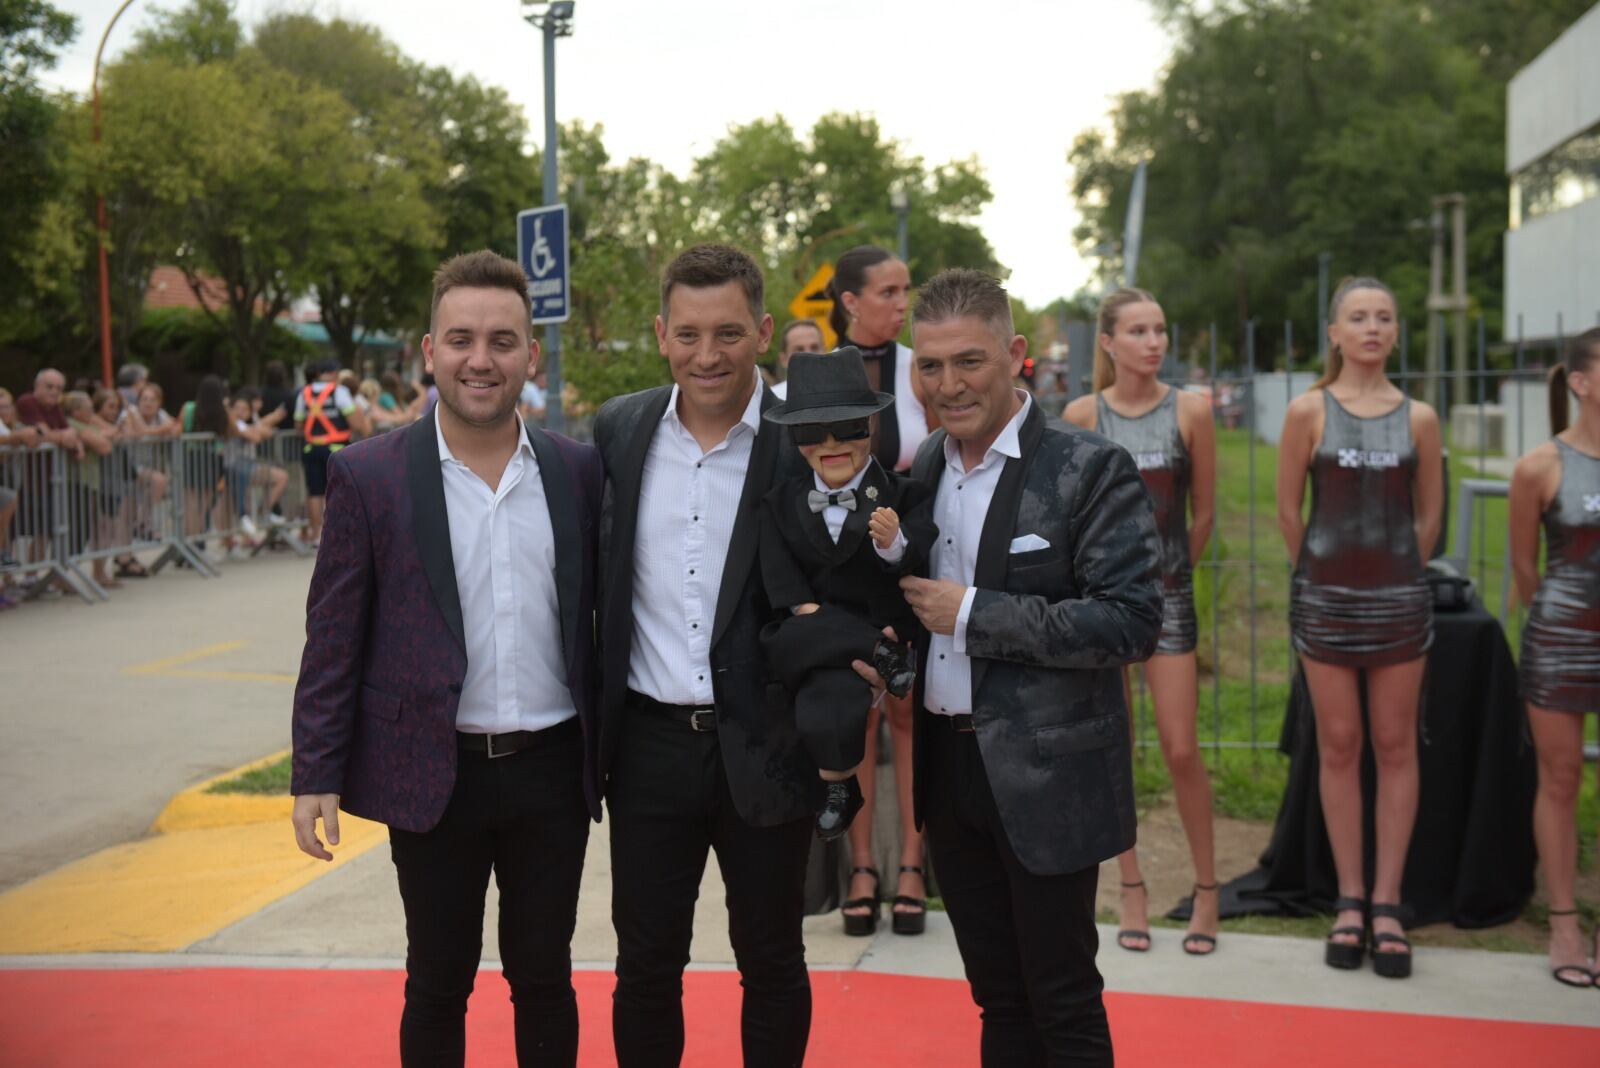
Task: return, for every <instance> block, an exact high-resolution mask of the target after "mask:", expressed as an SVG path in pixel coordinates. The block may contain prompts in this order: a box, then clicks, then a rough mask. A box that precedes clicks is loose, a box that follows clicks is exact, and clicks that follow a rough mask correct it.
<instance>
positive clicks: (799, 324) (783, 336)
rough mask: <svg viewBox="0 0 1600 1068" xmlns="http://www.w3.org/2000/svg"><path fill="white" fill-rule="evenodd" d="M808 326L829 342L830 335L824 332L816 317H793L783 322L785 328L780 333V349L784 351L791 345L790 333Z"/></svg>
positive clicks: (824, 340)
mask: <svg viewBox="0 0 1600 1068" xmlns="http://www.w3.org/2000/svg"><path fill="white" fill-rule="evenodd" d="M807 326H809V327H810V328H811V329H813V330H815V331H816V332H817V335H818V336H819V337H821V338H822V339H823V343H824V344H826V343H827V337H828V335H827V334H825V333H824V332H823V330H822V324H821V323H819V322H817V321H816V320H815V319H791V320H789V321H788V322H787V323H784V324H783V330H782V332H780V333H779V334H778V351H779V352H782V351H783V350H784V349H786V348H788V347H789V335H790V334H792V333H794V332H795V331H796V330H800V329H802V328H804V327H807Z"/></svg>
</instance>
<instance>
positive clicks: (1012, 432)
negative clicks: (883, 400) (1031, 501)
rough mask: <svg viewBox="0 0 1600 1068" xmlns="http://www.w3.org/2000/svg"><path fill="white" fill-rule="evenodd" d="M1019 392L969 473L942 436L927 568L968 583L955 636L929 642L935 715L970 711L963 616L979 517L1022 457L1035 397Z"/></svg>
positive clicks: (968, 606) (929, 694) (929, 690)
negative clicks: (1018, 401)
mask: <svg viewBox="0 0 1600 1068" xmlns="http://www.w3.org/2000/svg"><path fill="white" fill-rule="evenodd" d="M1017 393H1018V395H1019V396H1020V397H1021V398H1022V407H1021V408H1020V409H1018V410H1017V414H1016V415H1014V416H1012V417H1011V421H1010V422H1009V423H1007V424H1006V425H1005V429H1003V430H1001V431H1000V436H999V437H997V438H995V440H994V444H993V445H990V446H989V451H988V452H986V453H984V456H983V462H982V463H980V464H978V466H977V467H974V468H973V469H972V470H971V471H968V470H967V469H966V468H965V467H964V466H963V465H962V463H961V443H960V442H958V441H956V440H955V439H954V438H952V437H946V438H945V439H944V467H945V470H944V477H943V478H941V479H940V480H939V492H938V495H937V496H935V497H934V500H933V521H934V522H935V523H936V524H938V527H939V540H938V541H937V542H935V543H934V546H933V557H932V560H931V561H930V567H931V573H932V575H933V577H934V578H936V579H942V580H944V581H946V582H959V583H960V584H961V585H963V586H965V587H967V595H966V596H965V597H963V598H962V599H961V611H960V612H959V613H958V614H957V616H956V626H955V634H953V635H951V634H935V635H933V636H932V640H931V641H930V642H929V643H928V665H927V672H928V684H927V687H926V688H925V690H924V693H923V702H922V703H923V707H925V708H926V709H927V710H928V711H929V712H933V713H937V714H939V715H945V716H956V715H964V714H967V713H970V712H971V711H972V658H971V657H969V656H967V619H968V617H970V616H971V615H972V599H973V598H974V597H975V596H977V592H978V591H977V588H976V587H974V586H973V585H972V578H973V574H974V572H975V571H976V570H977V567H978V541H979V539H980V538H982V536H983V521H984V519H985V518H986V517H987V516H988V514H989V502H990V501H992V500H993V499H994V491H995V487H997V486H998V485H999V484H1000V472H1001V471H1003V470H1004V469H1005V466H1006V461H1007V460H1017V459H1021V457H1022V445H1021V441H1020V438H1019V435H1020V433H1021V430H1022V421H1023V420H1024V419H1026V418H1027V417H1028V409H1029V408H1030V407H1031V406H1032V405H1033V400H1032V398H1031V397H1029V396H1028V394H1027V392H1026V391H1024V390H1020V389H1019V390H1017Z"/></svg>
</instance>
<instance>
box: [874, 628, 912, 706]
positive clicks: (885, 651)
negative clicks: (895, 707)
mask: <svg viewBox="0 0 1600 1068" xmlns="http://www.w3.org/2000/svg"><path fill="white" fill-rule="evenodd" d="M872 666H873V667H875V668H877V669H878V674H879V675H882V676H883V681H884V684H885V685H886V686H887V687H888V690H889V692H890V693H892V694H894V695H895V696H896V697H904V696H905V695H906V694H908V693H910V692H911V687H912V686H913V685H915V684H916V681H917V665H916V658H915V657H914V655H913V654H912V653H911V652H910V650H908V649H907V648H906V647H905V646H903V645H896V644H895V643H893V642H889V641H880V642H879V643H878V644H877V645H876V646H874V647H873V650H872Z"/></svg>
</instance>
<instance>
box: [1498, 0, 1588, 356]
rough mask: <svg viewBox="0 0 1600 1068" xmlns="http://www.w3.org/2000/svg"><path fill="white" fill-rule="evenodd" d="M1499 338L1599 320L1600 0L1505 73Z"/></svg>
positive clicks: (1544, 336) (1559, 332) (1545, 333)
mask: <svg viewBox="0 0 1600 1068" xmlns="http://www.w3.org/2000/svg"><path fill="white" fill-rule="evenodd" d="M1506 171H1507V173H1508V174H1509V175H1510V177H1511V218H1510V221H1509V228H1508V231H1507V233H1506V249H1505V257H1506V261H1505V331H1504V332H1505V337H1506V340H1508V341H1515V340H1516V339H1517V330H1518V325H1517V324H1518V316H1521V324H1522V326H1521V329H1522V336H1523V337H1524V338H1526V339H1527V340H1530V341H1532V340H1550V339H1553V338H1556V337H1557V336H1566V337H1571V336H1572V335H1573V334H1576V333H1578V332H1580V331H1582V330H1585V329H1587V328H1588V327H1591V326H1594V325H1595V324H1596V323H1600V5H1596V6H1595V7H1593V8H1590V9H1589V13H1588V14H1586V15H1584V16H1583V17H1582V18H1580V19H1579V20H1578V21H1577V22H1575V23H1573V24H1572V25H1571V26H1570V27H1568V28H1567V31H1566V32H1565V33H1563V34H1562V35H1561V36H1560V37H1558V38H1556V40H1555V41H1554V42H1553V43H1552V44H1551V45H1550V47H1549V48H1547V49H1545V50H1544V51H1543V52H1542V53H1540V54H1539V57H1538V58H1537V59H1535V60H1534V61H1533V62H1532V63H1530V64H1528V65H1527V66H1526V67H1524V68H1523V69H1522V70H1521V71H1519V72H1518V73H1517V76H1516V77H1515V78H1512V79H1511V85H1510V86H1509V88H1508V90H1507V100H1506Z"/></svg>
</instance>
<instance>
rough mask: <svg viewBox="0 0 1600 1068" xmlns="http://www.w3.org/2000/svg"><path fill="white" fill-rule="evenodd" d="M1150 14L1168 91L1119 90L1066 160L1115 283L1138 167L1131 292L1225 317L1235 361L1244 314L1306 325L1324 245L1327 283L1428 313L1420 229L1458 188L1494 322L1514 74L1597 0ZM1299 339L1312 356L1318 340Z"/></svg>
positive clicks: (1374, 0)
mask: <svg viewBox="0 0 1600 1068" xmlns="http://www.w3.org/2000/svg"><path fill="white" fill-rule="evenodd" d="M1154 6H1155V8H1156V11H1157V14H1158V16H1159V17H1161V18H1162V19H1163V21H1164V23H1165V24H1166V26H1167V27H1168V29H1169V30H1170V31H1171V32H1172V33H1173V35H1174V37H1175V39H1176V45H1175V48H1174V52H1173V57H1172V60H1171V62H1170V63H1169V64H1168V66H1167V68H1166V69H1165V71H1163V73H1162V76H1161V78H1160V81H1159V83H1158V85H1157V86H1156V88H1155V89H1154V90H1152V91H1150V92H1141V93H1131V94H1127V95H1125V96H1123V97H1121V98H1120V99H1119V100H1118V101H1117V103H1116V106H1115V107H1114V109H1113V112H1112V115H1111V129H1110V130H1109V131H1108V132H1102V131H1098V130H1090V131H1085V132H1084V133H1083V134H1082V135H1080V136H1079V138H1078V139H1077V141H1076V142H1075V144H1074V146H1073V149H1072V151H1071V154H1070V161H1071V163H1072V165H1073V168H1074V179H1073V192H1074V194H1075V196H1077V198H1078V200H1079V203H1080V208H1081V210H1082V212H1083V224H1082V225H1081V226H1080V227H1079V228H1078V230H1077V233H1076V235H1075V236H1076V238H1077V240H1078V244H1079V247H1080V248H1081V249H1082V250H1083V252H1084V253H1085V254H1086V255H1087V256H1089V257H1090V258H1092V259H1093V260H1095V261H1096V262H1097V263H1098V264H1099V265H1100V269H1101V271H1102V272H1103V274H1104V275H1105V276H1107V277H1115V276H1117V275H1120V273H1121V249H1120V247H1119V244H1118V242H1119V240H1120V236H1121V231H1122V226H1123V218H1124V216H1125V213H1126V210H1127V201H1128V194H1129V190H1130V186H1131V180H1132V175H1133V170H1134V167H1135V165H1136V164H1137V163H1138V161H1139V160H1141V159H1146V160H1148V161H1149V196H1148V198H1147V200H1146V215H1145V224H1144V233H1145V246H1144V249H1143V252H1142V257H1141V261H1140V275H1139V280H1140V282H1141V284H1144V285H1146V286H1147V287H1148V288H1151V289H1153V290H1154V291H1155V292H1156V293H1157V294H1158V295H1159V296H1160V297H1161V299H1162V302H1163V305H1164V306H1165V307H1166V310H1167V314H1168V317H1169V318H1171V319H1173V320H1174V321H1181V322H1188V323H1193V324H1196V325H1198V324H1201V323H1204V322H1206V321H1207V320H1208V319H1215V318H1217V317H1219V316H1222V317H1231V318H1232V320H1233V322H1232V324H1231V325H1232V329H1231V330H1229V331H1227V334H1228V335H1231V339H1232V350H1233V355H1234V358H1238V356H1239V350H1240V346H1241V344H1242V341H1243V337H1244V333H1245V323H1246V322H1247V321H1248V320H1250V319H1257V320H1260V321H1264V322H1274V321H1277V320H1281V319H1289V318H1293V319H1298V320H1299V321H1301V322H1308V321H1311V322H1314V321H1315V319H1316V315H1317V310H1318V309H1317V308H1316V307H1315V294H1316V288H1315V287H1316V282H1315V277H1316V259H1317V255H1318V253H1320V252H1323V251H1327V252H1330V253H1332V256H1333V268H1334V273H1335V275H1336V276H1337V275H1340V274H1356V273H1362V274H1377V275H1379V276H1381V277H1384V278H1386V279H1387V280H1388V281H1390V282H1391V284H1392V285H1393V286H1394V288H1395V289H1396V292H1397V295H1398V296H1399V297H1400V299H1401V303H1402V311H1405V310H1412V311H1414V312H1416V311H1420V310H1421V308H1422V303H1423V296H1424V295H1425V292H1426V286H1427V266H1426V264H1427V257H1428V235H1427V232H1426V227H1425V225H1424V224H1423V223H1422V220H1425V219H1426V217H1427V215H1428V213H1429V211H1430V207H1431V200H1432V197H1433V196H1434V195H1436V194H1440V193H1451V192H1463V193H1466V194H1467V195H1468V197H1469V206H1470V216H1469V218H1470V223H1471V231H1470V234H1469V240H1468V245H1469V267H1468V270H1469V275H1470V277H1471V279H1472V284H1473V291H1474V295H1475V297H1476V298H1477V300H1478V303H1479V305H1480V307H1482V308H1483V309H1484V311H1485V312H1486V313H1487V314H1488V316H1489V318H1490V319H1491V320H1493V319H1495V318H1497V316H1498V308H1499V303H1500V301H1499V294H1500V290H1501V269H1502V267H1501V253H1500V235H1501V232H1502V230H1503V229H1504V220H1505V217H1506V195H1507V193H1506V180H1505V175H1504V167H1503V147H1502V146H1503V145H1504V143H1505V129H1504V128H1505V84H1504V81H1505V79H1506V78H1507V77H1509V75H1510V74H1512V73H1514V72H1515V71H1516V70H1517V69H1519V68H1520V67H1521V66H1523V65H1524V64H1526V63H1527V62H1528V61H1529V60H1531V59H1532V58H1533V56H1534V55H1535V54H1537V52H1538V51H1540V50H1541V49H1543V48H1544V47H1545V46H1546V45H1547V44H1548V43H1549V42H1550V40H1551V39H1552V38H1553V37H1554V35H1555V34H1556V33H1558V32H1560V30H1561V29H1562V28H1563V27H1564V26H1566V25H1567V24H1569V23H1570V22H1571V20H1572V19H1573V18H1576V17H1577V16H1578V15H1579V14H1581V13H1582V12H1583V10H1585V9H1586V8H1587V7H1588V2H1587V0H1553V2H1551V3H1539V4H1535V3H1531V2H1529V0H1514V2H1511V3H1505V2H1500V0H1446V2H1443V3H1439V2H1430V3H1423V2H1421V0H1400V2H1395V0H1221V2H1217V3H1210V2H1207V3H1199V2H1196V0H1155V2H1154ZM1416 333H1418V334H1420V331H1418V332H1416ZM1194 336H1196V337H1197V338H1198V333H1197V332H1196V334H1195V335H1194ZM1277 336H1278V335H1277V332H1276V331H1275V330H1270V331H1269V330H1264V331H1262V332H1261V333H1260V337H1261V340H1262V343H1261V345H1260V346H1258V359H1257V364H1258V366H1270V365H1271V364H1272V363H1273V362H1280V361H1281V355H1282V343H1281V342H1280V341H1277V340H1276V338H1277ZM1300 344H1301V345H1302V346H1303V347H1304V348H1305V349H1311V348H1314V346H1315V344H1316V341H1315V339H1314V338H1312V337H1311V336H1310V331H1303V332H1302V334H1301V341H1300ZM1275 355H1276V357H1277V359H1274V356H1275ZM1304 358H1305V357H1304V353H1302V354H1301V355H1300V356H1298V357H1297V359H1300V360H1303V359H1304Z"/></svg>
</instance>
